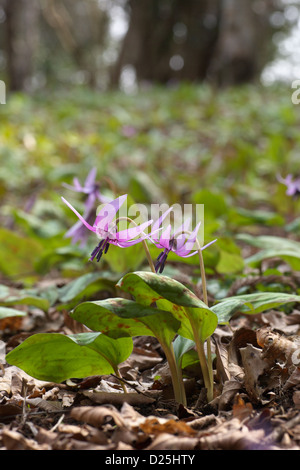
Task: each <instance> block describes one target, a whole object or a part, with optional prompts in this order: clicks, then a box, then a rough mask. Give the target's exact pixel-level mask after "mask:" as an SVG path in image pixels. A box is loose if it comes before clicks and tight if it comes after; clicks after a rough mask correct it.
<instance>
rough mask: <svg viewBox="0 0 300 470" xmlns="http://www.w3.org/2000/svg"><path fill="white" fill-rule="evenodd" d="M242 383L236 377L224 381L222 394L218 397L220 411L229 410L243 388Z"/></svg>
mask: <svg viewBox="0 0 300 470" xmlns="http://www.w3.org/2000/svg"><path fill="white" fill-rule="evenodd" d="M241 387H242V384H241V382H239V381H238V380H236V379H231V380H227V382H225V383H224V386H223V390H222V393H221V395H220V396H219V397H218V408H219V410H220V411H224V410H228V408H229V407H230V405H231V403H232V401H233V399H234V397H235V396H236V394H237V393H239V391H240V390H241Z"/></svg>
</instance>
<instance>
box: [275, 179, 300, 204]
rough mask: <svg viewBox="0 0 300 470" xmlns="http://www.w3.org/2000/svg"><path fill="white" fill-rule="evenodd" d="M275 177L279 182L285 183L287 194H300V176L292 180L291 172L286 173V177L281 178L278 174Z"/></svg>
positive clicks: (294, 195)
mask: <svg viewBox="0 0 300 470" xmlns="http://www.w3.org/2000/svg"><path fill="white" fill-rule="evenodd" d="M277 179H278V181H279V182H280V183H282V184H285V186H286V187H287V190H286V194H287V195H288V196H292V197H294V198H295V197H297V196H299V194H300V178H296V179H294V180H293V176H292V175H291V174H289V175H287V177H286V178H282V176H280V175H278V176H277Z"/></svg>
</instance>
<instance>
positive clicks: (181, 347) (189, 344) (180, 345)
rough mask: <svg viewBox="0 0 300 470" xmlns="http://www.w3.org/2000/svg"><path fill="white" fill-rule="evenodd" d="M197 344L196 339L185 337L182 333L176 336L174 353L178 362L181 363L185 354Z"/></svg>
mask: <svg viewBox="0 0 300 470" xmlns="http://www.w3.org/2000/svg"><path fill="white" fill-rule="evenodd" d="M194 346H195V341H192V340H191V339H187V338H184V337H183V336H181V335H178V336H176V338H175V339H174V342H173V348H174V355H175V359H176V362H177V364H181V361H182V357H183V355H184V354H185V353H186V352H187V351H189V350H190V349H192V348H193V347H194Z"/></svg>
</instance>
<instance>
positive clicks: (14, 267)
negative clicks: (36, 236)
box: [0, 228, 43, 276]
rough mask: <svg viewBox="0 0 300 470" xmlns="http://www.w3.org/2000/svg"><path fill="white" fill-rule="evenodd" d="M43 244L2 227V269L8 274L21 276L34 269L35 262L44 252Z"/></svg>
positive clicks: (0, 255)
mask: <svg viewBox="0 0 300 470" xmlns="http://www.w3.org/2000/svg"><path fill="white" fill-rule="evenodd" d="M42 249H43V248H42V245H41V244H40V243H39V242H38V241H37V240H33V239H32V238H29V237H22V236H20V235H18V234H16V233H15V232H13V231H11V230H7V229H4V228H1V229H0V271H1V272H2V273H3V274H5V275H8V276H19V275H24V273H29V272H33V271H34V264H35V262H36V261H37V260H38V258H39V256H40V255H41V254H42Z"/></svg>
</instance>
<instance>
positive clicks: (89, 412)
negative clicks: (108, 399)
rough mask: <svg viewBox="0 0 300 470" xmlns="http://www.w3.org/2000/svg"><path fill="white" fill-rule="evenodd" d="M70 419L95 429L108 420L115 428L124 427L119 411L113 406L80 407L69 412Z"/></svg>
mask: <svg viewBox="0 0 300 470" xmlns="http://www.w3.org/2000/svg"><path fill="white" fill-rule="evenodd" d="M71 417H72V418H74V419H76V420H77V421H83V422H84V423H88V424H90V425H92V426H95V427H100V426H103V425H104V424H106V423H107V422H108V420H110V419H111V420H113V421H114V422H115V424H116V425H117V426H121V427H126V425H125V421H124V420H123V418H122V416H121V414H120V413H119V411H118V410H117V409H116V408H114V407H113V406H110V407H109V408H108V407H105V406H81V407H79V408H74V409H73V410H71Z"/></svg>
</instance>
